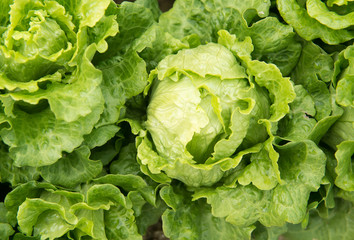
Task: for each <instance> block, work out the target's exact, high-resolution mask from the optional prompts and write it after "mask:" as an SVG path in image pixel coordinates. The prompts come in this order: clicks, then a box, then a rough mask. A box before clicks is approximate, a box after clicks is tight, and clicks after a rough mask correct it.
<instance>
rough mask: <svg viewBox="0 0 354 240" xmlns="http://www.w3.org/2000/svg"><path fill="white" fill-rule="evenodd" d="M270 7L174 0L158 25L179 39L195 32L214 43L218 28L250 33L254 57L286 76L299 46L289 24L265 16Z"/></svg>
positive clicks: (233, 0)
mask: <svg viewBox="0 0 354 240" xmlns="http://www.w3.org/2000/svg"><path fill="white" fill-rule="evenodd" d="M269 8H270V1H259V0H255V1H248V2H247V3H246V2H244V1H239V0H228V1H218V0H204V1H176V3H175V4H174V6H173V8H172V9H171V10H170V11H168V12H166V13H164V14H162V15H161V17H160V21H159V25H160V26H161V27H163V28H164V29H165V30H166V31H168V32H169V33H171V34H172V35H173V36H174V37H177V38H179V39H182V38H183V37H186V36H188V35H191V34H196V35H198V36H199V37H200V39H201V42H202V43H206V42H216V41H217V39H218V31H220V30H227V31H228V32H230V33H231V34H235V35H236V36H237V37H238V38H239V39H240V40H243V39H244V38H245V37H246V36H250V37H251V38H252V42H253V44H254V49H255V51H254V52H253V53H252V55H253V57H254V58H255V59H260V60H263V61H265V62H267V63H274V64H275V65H277V67H278V68H279V69H280V70H281V72H282V73H283V74H284V75H288V74H289V73H290V72H291V70H292V69H293V67H294V66H295V65H296V62H297V59H298V58H299V56H300V51H301V45H300V44H299V43H298V42H297V41H296V40H295V39H294V36H295V33H294V32H293V29H292V27H290V26H288V25H284V24H282V23H280V22H279V21H278V20H277V18H274V17H267V16H268V15H269ZM258 18H261V19H260V20H258ZM274 29H276V31H274Z"/></svg>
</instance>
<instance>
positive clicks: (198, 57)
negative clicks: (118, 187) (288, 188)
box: [138, 31, 294, 186]
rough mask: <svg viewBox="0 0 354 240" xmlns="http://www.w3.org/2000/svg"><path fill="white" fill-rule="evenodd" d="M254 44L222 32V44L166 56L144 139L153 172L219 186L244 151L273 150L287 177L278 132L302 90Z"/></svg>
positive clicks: (143, 157)
mask: <svg viewBox="0 0 354 240" xmlns="http://www.w3.org/2000/svg"><path fill="white" fill-rule="evenodd" d="M252 50H253V45H252V41H251V39H250V38H249V37H248V38H246V39H245V40H244V41H242V42H240V41H238V40H237V39H236V37H235V36H234V35H230V34H229V33H228V32H227V31H220V32H219V40H218V43H208V44H206V45H201V46H198V47H196V48H193V49H186V50H181V51H180V52H178V53H177V54H176V55H170V56H168V57H166V58H165V59H164V60H162V61H161V62H160V63H159V65H158V67H157V68H156V69H155V70H154V71H153V72H152V73H151V75H150V79H151V80H152V85H151V93H150V102H149V105H148V108H147V121H146V131H145V132H143V133H142V135H143V138H141V139H140V140H141V141H140V140H139V141H138V144H139V146H138V157H139V159H140V161H141V163H142V165H143V166H145V165H146V166H147V169H146V170H147V171H150V172H151V173H152V174H157V175H158V176H155V177H156V178H161V179H164V178H165V177H166V176H165V174H166V175H167V179H168V178H174V179H179V180H181V181H183V182H184V183H186V184H187V185H190V186H203V185H204V186H205V185H212V184H214V183H216V182H218V181H219V180H220V179H221V178H222V177H223V176H225V173H226V171H227V170H229V169H231V168H235V167H236V166H237V165H238V163H239V162H240V161H241V159H242V157H243V156H244V155H247V154H249V153H254V152H259V151H260V150H261V149H267V150H265V151H266V152H267V154H268V156H269V158H270V159H272V160H270V161H269V163H271V162H272V161H274V165H273V166H271V164H270V166H269V167H270V169H269V171H271V172H272V173H273V174H274V178H275V179H278V180H280V175H279V171H278V169H277V166H276V161H277V156H276V153H275V151H274V149H273V147H272V144H271V142H272V140H273V138H274V137H273V133H272V132H273V131H274V130H275V127H276V125H277V122H278V121H279V120H280V119H281V118H282V117H283V116H284V115H285V114H286V113H287V112H288V111H289V106H288V103H289V102H291V101H292V100H293V99H294V90H293V87H292V84H291V82H290V81H289V79H287V78H283V77H282V75H281V73H280V71H279V69H278V68H277V67H276V66H275V65H273V64H267V63H265V62H261V61H256V60H252V59H251V55H250V54H251V52H252ZM267 154H266V155H267ZM161 171H163V172H164V173H162V172H161ZM277 175H278V176H277ZM161 179H160V180H161ZM275 181H277V180H275Z"/></svg>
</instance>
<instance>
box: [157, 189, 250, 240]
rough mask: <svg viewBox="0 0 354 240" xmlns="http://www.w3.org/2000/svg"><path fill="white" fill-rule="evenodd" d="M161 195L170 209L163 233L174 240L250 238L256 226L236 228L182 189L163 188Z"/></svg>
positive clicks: (163, 217)
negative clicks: (192, 198)
mask: <svg viewBox="0 0 354 240" xmlns="http://www.w3.org/2000/svg"><path fill="white" fill-rule="evenodd" d="M160 195H161V197H162V199H163V200H164V201H165V202H166V204H167V205H168V206H169V207H170V208H169V209H167V210H166V211H165V212H164V214H163V215H162V223H163V230H164V234H165V235H166V236H167V237H169V238H170V239H172V240H173V239H186V240H187V239H215V240H216V239H231V238H235V237H236V238H237V239H251V233H252V231H253V230H254V227H252V226H250V227H244V228H242V227H237V226H233V225H231V224H230V223H228V222H226V221H225V220H224V219H223V218H218V217H214V216H213V215H212V214H211V213H210V206H209V205H208V204H206V203H205V202H204V201H202V200H199V201H195V202H190V201H191V196H190V193H188V192H186V191H185V190H182V189H181V188H179V187H176V188H173V187H171V186H166V187H163V188H162V189H161V191H160ZM176 223H178V224H176Z"/></svg>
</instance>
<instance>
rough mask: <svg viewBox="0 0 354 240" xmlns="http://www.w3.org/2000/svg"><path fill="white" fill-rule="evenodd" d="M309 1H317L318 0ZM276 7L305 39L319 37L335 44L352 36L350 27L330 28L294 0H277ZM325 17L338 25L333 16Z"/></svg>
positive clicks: (353, 33) (309, 39) (353, 34)
mask: <svg viewBox="0 0 354 240" xmlns="http://www.w3.org/2000/svg"><path fill="white" fill-rule="evenodd" d="M307 2H308V1H307ZM311 2H313V3H316V2H317V3H319V1H311ZM321 4H323V3H321ZM311 6H312V5H311ZM277 8H278V10H279V12H280V15H281V16H282V17H283V19H284V20H285V21H286V22H287V23H288V24H290V25H291V26H292V27H293V28H294V29H295V31H296V32H297V33H298V34H299V35H300V36H301V37H302V38H303V39H305V40H307V41H311V40H314V39H316V38H320V39H321V40H322V41H324V42H325V43H327V44H332V45H335V44H340V43H343V42H346V41H349V40H351V39H353V38H354V31H352V30H350V28H349V29H346V28H339V29H332V28H330V27H328V26H326V25H324V24H322V23H321V22H319V21H317V19H315V18H312V17H311V16H310V15H309V13H308V10H307V9H306V8H305V7H304V6H302V5H300V3H299V2H298V1H296V0H277ZM316 10H317V11H320V10H319V9H318V8H316ZM330 15H331V14H330ZM326 19H327V20H325V21H326V22H331V23H332V24H335V25H338V23H337V22H336V21H335V19H334V17H331V18H329V19H330V20H328V18H326Z"/></svg>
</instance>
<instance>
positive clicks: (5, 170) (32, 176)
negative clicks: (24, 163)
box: [0, 143, 40, 186]
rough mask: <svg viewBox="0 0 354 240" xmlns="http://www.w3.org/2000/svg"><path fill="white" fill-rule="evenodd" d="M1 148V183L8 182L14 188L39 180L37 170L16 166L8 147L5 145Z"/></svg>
mask: <svg viewBox="0 0 354 240" xmlns="http://www.w3.org/2000/svg"><path fill="white" fill-rule="evenodd" d="M0 146H1V148H0V159H1V161H0V182H2V183H4V182H8V183H10V184H11V185H12V186H17V185H19V184H21V183H26V182H29V181H31V180H37V179H38V178H39V176H40V175H39V171H38V169H37V168H34V167H22V168H19V167H16V166H14V161H13V159H11V158H10V156H9V152H8V147H7V146H6V145H5V144H3V143H1V144H0Z"/></svg>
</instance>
